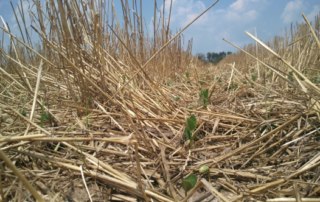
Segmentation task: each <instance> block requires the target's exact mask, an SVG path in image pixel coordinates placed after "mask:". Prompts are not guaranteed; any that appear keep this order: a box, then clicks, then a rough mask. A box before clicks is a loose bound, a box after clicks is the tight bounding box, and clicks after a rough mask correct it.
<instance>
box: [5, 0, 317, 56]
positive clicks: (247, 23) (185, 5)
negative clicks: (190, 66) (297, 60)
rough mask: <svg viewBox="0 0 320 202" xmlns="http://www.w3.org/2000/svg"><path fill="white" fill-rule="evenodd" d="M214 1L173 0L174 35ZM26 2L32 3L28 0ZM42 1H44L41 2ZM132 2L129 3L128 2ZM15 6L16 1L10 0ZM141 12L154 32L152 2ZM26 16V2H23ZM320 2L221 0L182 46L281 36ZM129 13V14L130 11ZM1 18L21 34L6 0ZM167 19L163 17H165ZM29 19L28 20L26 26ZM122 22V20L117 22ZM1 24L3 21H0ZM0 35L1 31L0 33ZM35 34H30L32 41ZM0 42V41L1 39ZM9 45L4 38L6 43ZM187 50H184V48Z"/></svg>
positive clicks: (209, 47) (210, 48)
mask: <svg viewBox="0 0 320 202" xmlns="http://www.w3.org/2000/svg"><path fill="white" fill-rule="evenodd" d="M170 1H171V0H165V2H166V3H165V5H166V14H167V15H168V11H169V5H170ZM214 1H215V0H173V6H172V16H171V23H170V28H171V30H172V31H173V33H176V32H177V31H178V30H179V29H181V28H183V27H184V26H186V25H187V24H188V23H189V22H190V21H192V20H193V19H194V18H195V17H196V16H198V15H199V14H200V13H201V12H202V11H204V10H205V9H206V8H207V7H209V6H210V5H211V4H212V3H213V2H214ZM29 2H32V1H31V0H29ZM41 2H45V0H41ZM129 2H131V0H129ZM12 3H13V5H14V6H15V7H16V4H17V3H18V0H12ZM142 4H143V5H142V7H143V8H142V11H143V16H144V18H145V21H146V23H147V29H148V31H149V33H151V34H152V33H153V28H152V23H153V20H152V19H153V8H154V1H153V0H142ZM23 5H24V8H25V13H27V9H28V5H29V3H28V1H26V0H23ZM114 6H115V9H116V12H117V15H118V18H121V14H122V9H121V3H120V0H114ZM157 7H158V8H159V9H161V8H162V7H163V0H157ZM319 11H320V1H319V0H220V1H219V2H218V3H217V5H216V6H214V7H213V8H211V10H209V11H208V12H207V13H206V14H205V15H203V16H202V17H201V18H200V19H198V21H196V22H195V23H194V24H193V25H191V26H190V27H189V28H188V29H187V30H185V31H184V32H183V35H184V39H185V44H187V40H189V39H191V38H193V53H194V54H196V53H206V52H220V51H236V49H235V48H233V47H232V46H231V45H229V44H228V43H226V42H224V41H223V40H222V38H225V39H227V40H229V41H231V42H233V43H235V44H236V45H238V46H240V47H242V46H244V45H245V44H248V43H251V42H253V40H252V39H251V38H250V37H248V36H247V35H246V34H245V33H244V31H249V32H250V33H252V34H254V29H255V27H256V28H257V32H258V38H259V39H262V40H264V41H265V40H267V39H269V38H272V37H273V36H275V35H280V31H281V30H282V32H283V33H284V30H285V28H286V27H287V29H289V28H290V25H291V22H293V23H294V25H295V22H303V18H302V16H301V13H302V12H304V13H305V14H306V16H307V17H308V19H309V20H311V21H313V20H314V17H315V16H316V15H319ZM137 13H139V11H137ZM131 14H132V12H131ZM0 15H1V16H2V17H3V18H4V20H5V21H6V22H8V24H9V25H10V28H11V30H12V32H13V33H14V34H16V35H18V36H19V35H20V34H19V32H18V27H17V23H16V21H15V18H14V14H13V12H12V8H11V5H10V1H9V0H0ZM167 17H168V16H166V18H167ZM30 22H31V20H30V19H27V23H30ZM120 22H121V21H120ZM0 24H1V25H2V22H1V21H0ZM0 33H1V32H0ZM35 38H36V34H35V33H33V39H35ZM0 40H1V39H0ZM5 42H6V44H7V43H8V41H7V39H6V40H5ZM185 48H186V47H185Z"/></svg>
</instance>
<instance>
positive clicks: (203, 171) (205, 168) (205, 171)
mask: <svg viewBox="0 0 320 202" xmlns="http://www.w3.org/2000/svg"><path fill="white" fill-rule="evenodd" d="M199 173H208V178H209V182H211V178H210V169H209V167H208V166H207V165H203V166H201V168H200V169H199Z"/></svg>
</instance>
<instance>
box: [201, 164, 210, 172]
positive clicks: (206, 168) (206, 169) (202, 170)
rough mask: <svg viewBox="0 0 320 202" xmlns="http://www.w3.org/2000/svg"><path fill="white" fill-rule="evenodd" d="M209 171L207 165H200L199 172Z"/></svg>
mask: <svg viewBox="0 0 320 202" xmlns="http://www.w3.org/2000/svg"><path fill="white" fill-rule="evenodd" d="M208 171H209V167H208V166H207V165H203V166H201V168H200V169H199V173H206V172H208Z"/></svg>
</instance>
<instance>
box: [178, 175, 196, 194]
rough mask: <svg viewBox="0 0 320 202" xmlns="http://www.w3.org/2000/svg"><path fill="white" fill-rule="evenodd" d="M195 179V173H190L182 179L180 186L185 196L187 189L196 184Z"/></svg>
mask: <svg viewBox="0 0 320 202" xmlns="http://www.w3.org/2000/svg"><path fill="white" fill-rule="evenodd" d="M197 180H198V178H197V176H196V175H195V174H191V175H189V176H188V177H187V178H186V179H184V180H182V183H181V186H182V188H183V189H184V191H185V196H187V194H188V191H189V190H191V189H192V188H193V187H194V186H195V185H196V183H197Z"/></svg>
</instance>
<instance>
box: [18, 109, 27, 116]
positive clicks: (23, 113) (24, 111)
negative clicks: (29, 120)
mask: <svg viewBox="0 0 320 202" xmlns="http://www.w3.org/2000/svg"><path fill="white" fill-rule="evenodd" d="M19 113H20V114H21V115H22V116H25V117H27V112H26V110H24V109H20V110H19Z"/></svg>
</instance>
